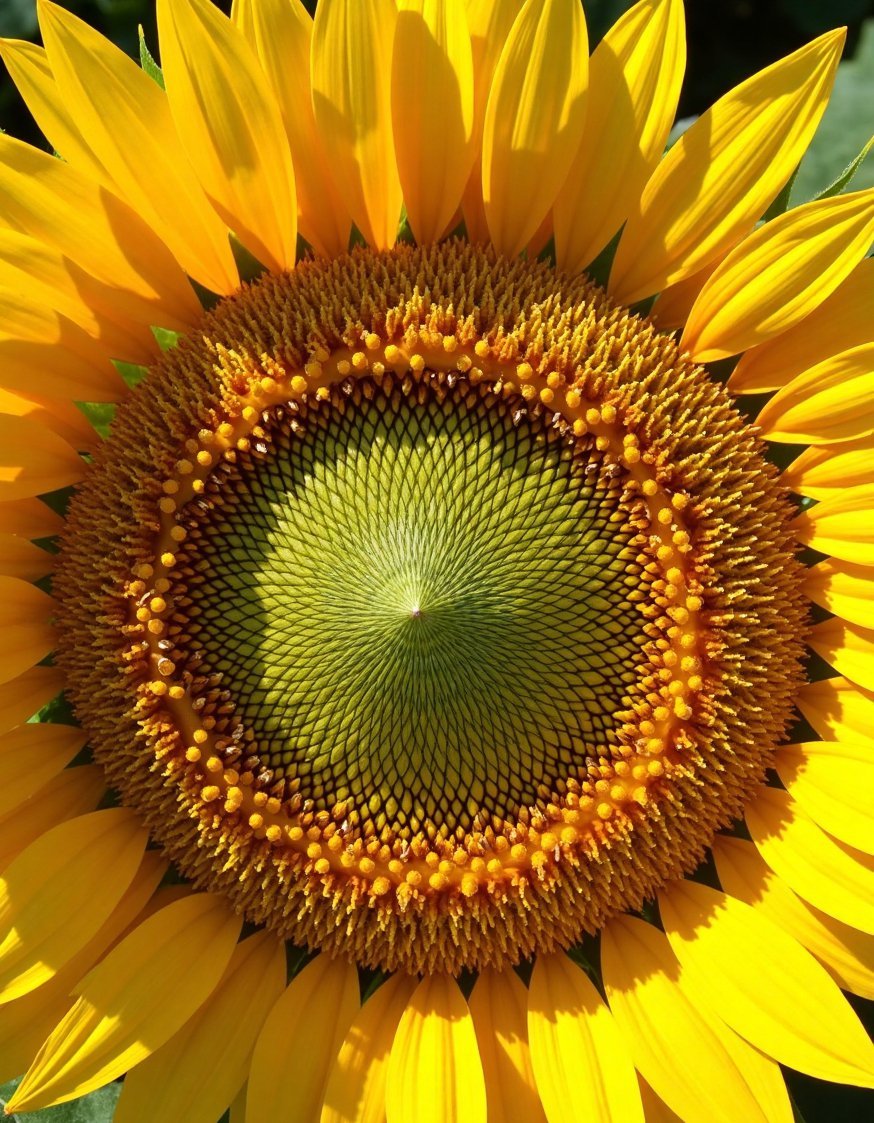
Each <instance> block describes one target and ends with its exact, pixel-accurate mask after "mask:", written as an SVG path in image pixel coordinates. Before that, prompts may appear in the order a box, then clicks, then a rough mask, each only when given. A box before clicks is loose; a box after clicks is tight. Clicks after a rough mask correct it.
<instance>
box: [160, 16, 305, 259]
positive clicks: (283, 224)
mask: <svg viewBox="0 0 874 1123" xmlns="http://www.w3.org/2000/svg"><path fill="white" fill-rule="evenodd" d="M157 14H158V33H159V37H160V41H161V61H162V64H163V68H164V77H165V81H166V83H167V96H168V99H169V102H170V109H171V111H172V113H173V120H174V121H175V123H176V129H177V131H178V133H179V136H180V138H181V140H182V143H183V144H184V145H185V148H186V150H187V151H188V153H189V156H190V158H191V162H192V166H193V168H194V169H195V171H196V174H197V176H198V178H199V180H200V182H201V185H202V186H203V189H204V191H205V193H206V195H207V197H208V198H209V199H210V201H211V202H212V204H213V206H214V207H215V208H216V210H217V211H218V213H219V215H220V216H221V218H222V219H223V220H224V222H225V223H226V225H227V226H228V227H229V229H230V230H232V231H233V232H234V234H235V235H236V236H237V238H238V239H239V240H240V242H242V244H243V245H244V246H245V247H246V248H247V249H248V250H249V251H250V253H252V254H253V255H254V257H255V258H256V259H257V260H259V261H261V262H262V263H263V264H265V265H267V266H268V267H269V268H270V269H272V270H275V271H279V272H281V271H282V270H283V269H292V268H294V263H295V255H296V250H297V206H296V201H295V184H294V172H293V170H292V166H291V156H290V154H289V150H288V142H287V140H286V136H285V129H284V127H283V124H282V118H281V115H280V111H279V106H278V104H277V103H276V100H275V98H274V97H273V94H272V92H271V91H270V90H268V88H267V83H266V82H265V81H264V79H263V76H262V75H261V73H260V70H259V67H258V64H257V61H256V59H255V56H254V53H253V52H252V50H251V48H250V47H249V44H248V43H247V42H246V40H245V38H244V37H243V36H242V35H241V34H240V33H239V31H238V30H237V28H236V27H235V26H234V25H233V24H232V23H231V22H230V21H229V20H228V19H227V18H226V17H225V16H224V15H223V14H222V13H221V12H219V10H218V9H217V8H216V7H215V6H214V5H213V4H211V3H209V2H208V0H159V3H158V7H157Z"/></svg>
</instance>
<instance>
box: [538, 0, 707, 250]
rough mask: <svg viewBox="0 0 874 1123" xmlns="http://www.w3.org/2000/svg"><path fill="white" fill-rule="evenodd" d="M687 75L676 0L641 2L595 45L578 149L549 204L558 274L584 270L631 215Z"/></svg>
mask: <svg viewBox="0 0 874 1123" xmlns="http://www.w3.org/2000/svg"><path fill="white" fill-rule="evenodd" d="M685 68H686V35H685V20H684V16H683V5H682V2H681V0H641V2H640V3H638V4H635V5H634V7H633V8H630V9H629V10H628V11H627V12H626V13H625V14H624V15H623V16H622V17H621V18H620V19H619V20H618V21H617V23H615V24H614V25H613V27H611V28H610V30H609V31H608V32H607V34H606V35H605V36H604V38H603V39H602V40H601V42H600V43H599V44H598V46H597V48H596V50H595V53H594V54H593V55H592V59H591V62H590V64H589V70H590V73H589V87H590V92H589V105H588V110H587V116H586V128H585V132H584V133H583V139H582V143H581V144H580V146H579V149H578V150H577V154H576V157H575V159H574V163H573V166H572V168H571V171H570V174H569V175H568V177H567V179H566V180H565V183H564V186H563V187H562V189H561V190H560V191H559V193H558V196H557V198H556V200H555V207H554V217H555V253H556V261H557V264H558V267H559V269H567V270H570V271H571V272H578V271H579V270H581V269H583V268H584V267H585V266H586V265H588V264H589V262H590V261H592V260H593V259H594V258H595V257H597V255H598V253H599V252H600V251H601V250H602V249H603V248H604V246H606V245H607V243H608V242H609V241H610V239H611V238H612V237H613V235H614V234H615V233H616V231H617V230H618V229H619V228H620V226H621V225H622V223H623V222H624V221H625V219H626V218H627V217H628V216H629V214H631V212H632V211H633V210H634V208H635V205H636V204H637V200H638V198H639V196H640V193H641V191H642V190H643V187H644V185H645V184H646V181H647V180H648V179H649V177H650V175H651V174H652V172H653V170H654V168H655V166H656V165H657V164H658V162H659V160H660V159H661V157H662V153H663V152H664V150H665V142H666V141H667V139H668V133H669V132H670V129H671V125H672V124H673V122H674V114H675V112H676V109H677V100H678V98H679V96H680V86H681V84H682V81H683V72H684V70H685Z"/></svg>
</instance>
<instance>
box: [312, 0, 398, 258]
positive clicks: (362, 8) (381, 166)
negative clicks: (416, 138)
mask: <svg viewBox="0 0 874 1123" xmlns="http://www.w3.org/2000/svg"><path fill="white" fill-rule="evenodd" d="M396 21H397V9H396V7H395V4H394V0H328V3H327V4H319V6H318V7H317V8H316V18H315V23H314V26H313V44H312V85H313V111H314V113H315V118H316V125H317V126H318V129H319V131H320V133H321V137H322V143H323V145H324V146H325V151H326V152H327V155H328V162H329V164H330V166H331V169H332V170H333V173H334V182H335V183H336V185H337V189H338V191H339V192H340V195H341V197H342V199H343V202H344V205H345V207H346V209H347V211H348V212H349V214H350V215H351V216H352V220H353V221H354V223H355V225H356V226H357V227H358V229H359V230H360V231H361V233H362V235H363V236H364V238H365V240H366V241H367V242H369V243H370V245H372V246H375V247H376V248H377V249H385V248H387V247H388V246H392V245H394V241H395V236H396V235H397V229H398V222H399V221H400V216H401V203H402V193H401V185H400V180H399V178H398V170H397V163H396V161H395V154H394V144H393V141H392V124H391V74H392V44H393V42H394V34H395V24H396Z"/></svg>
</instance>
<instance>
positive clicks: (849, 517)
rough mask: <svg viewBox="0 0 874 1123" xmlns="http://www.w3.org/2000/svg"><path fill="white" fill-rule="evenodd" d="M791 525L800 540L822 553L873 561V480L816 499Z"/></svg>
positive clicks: (849, 558) (863, 562)
mask: <svg viewBox="0 0 874 1123" xmlns="http://www.w3.org/2000/svg"><path fill="white" fill-rule="evenodd" d="M791 526H792V529H793V530H794V531H795V537H796V538H797V539H798V540H799V542H803V543H804V544H805V546H812V547H813V548H814V550H819V552H820V553H821V554H831V555H833V556H834V557H836V558H840V559H841V560H842V561H849V562H856V563H857V564H859V565H874V484H863V485H862V486H861V487H854V488H852V489H849V490H847V491H846V492H844V494H843V495H839V496H837V497H836V498H834V499H829V500H827V501H826V502H825V503H817V504H816V506H815V507H810V508H808V510H806V511H803V512H802V513H801V514H800V515H799V516H798V517H797V518H795V519H793V521H792V523H791Z"/></svg>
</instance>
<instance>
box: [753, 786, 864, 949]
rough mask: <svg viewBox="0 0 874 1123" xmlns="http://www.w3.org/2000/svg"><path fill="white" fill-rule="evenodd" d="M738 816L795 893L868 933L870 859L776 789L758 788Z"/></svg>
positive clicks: (783, 792) (772, 865) (763, 855)
mask: <svg viewBox="0 0 874 1123" xmlns="http://www.w3.org/2000/svg"><path fill="white" fill-rule="evenodd" d="M744 817H745V819H746V823H747V826H748V827H749V829H750V835H751V836H752V840H753V842H754V843H755V844H756V847H757V849H758V851H759V853H760V854H761V855H762V857H763V858H764V859H765V861H766V862H767V863H768V865H769V866H770V867H771V868H772V869H773V870H774V871H775V873H777V874H778V875H779V876H780V877H782V878H783V880H784V881H785V882H786V884H787V885H789V886H790V888H792V889H794V890H795V892H796V893H797V894H798V895H799V897H802V898H803V899H804V900H805V901H809V902H810V904H812V905H814V906H815V907H816V908H818V909H822V911H823V912H825V913H828V915H829V916H833V917H835V919H836V920H842V921H843V922H844V924H849V925H852V927H854V928H858V929H859V931H860V932H868V933H869V934H874V863H872V862H870V861H869V860H867V859H866V856H865V855H863V854H861V853H859V852H858V851H854V850H852V848H848V847H847V846H846V845H845V844H843V843H840V842H838V841H837V840H836V839H833V838H832V837H831V836H830V835H828V834H826V832H825V831H824V830H823V829H822V828H821V827H818V826H817V825H816V823H815V822H814V821H813V819H811V818H810V816H809V815H807V814H805V812H804V811H803V810H802V809H801V807H800V806H799V805H798V804H797V803H796V802H795V800H793V799H792V797H791V796H790V795H789V793H788V792H785V791H783V790H782V789H781V788H762V789H761V791H760V792H759V794H758V796H757V797H756V798H755V799H754V800H753V801H752V803H750V804H748V805H747V808H746V810H745V812H744ZM866 862H867V865H866Z"/></svg>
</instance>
